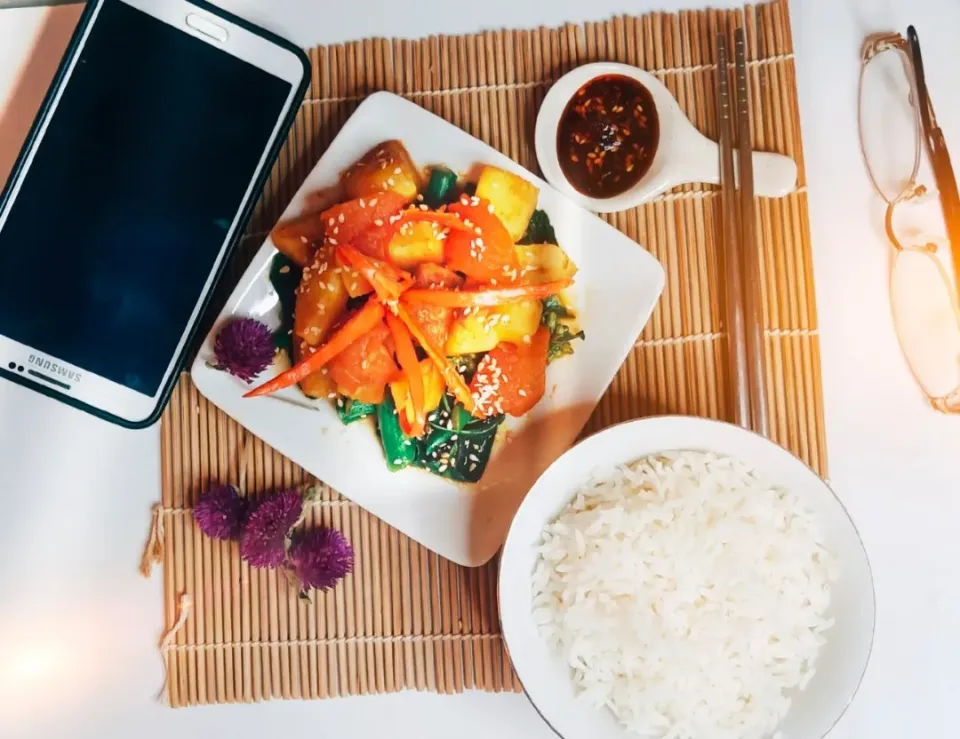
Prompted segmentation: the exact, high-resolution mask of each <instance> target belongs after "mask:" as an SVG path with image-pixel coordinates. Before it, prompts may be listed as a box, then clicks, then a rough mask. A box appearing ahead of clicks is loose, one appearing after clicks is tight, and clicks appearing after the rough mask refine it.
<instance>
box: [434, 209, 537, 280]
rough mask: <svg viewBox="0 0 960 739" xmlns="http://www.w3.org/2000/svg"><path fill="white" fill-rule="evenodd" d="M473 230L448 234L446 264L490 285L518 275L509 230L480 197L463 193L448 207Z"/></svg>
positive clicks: (518, 271) (515, 256)
mask: <svg viewBox="0 0 960 739" xmlns="http://www.w3.org/2000/svg"><path fill="white" fill-rule="evenodd" d="M448 210H449V212H451V213H455V214H457V215H458V216H460V218H461V219H462V220H463V222H464V223H465V224H467V225H468V226H470V227H471V228H472V232H470V231H468V232H463V231H452V232H451V233H450V235H449V236H448V237H447V248H446V257H447V267H449V268H450V269H453V270H456V271H457V272H463V274H465V275H467V276H468V277H473V278H474V279H477V280H481V281H483V282H489V283H490V284H492V285H496V284H510V283H512V282H515V281H516V279H517V276H518V275H519V274H520V261H519V259H518V258H517V253H516V250H515V249H514V248H513V239H512V238H510V233H509V232H508V231H507V229H506V227H505V226H504V225H503V223H502V222H501V221H500V219H499V218H497V216H496V215H495V214H494V213H492V212H491V209H490V203H488V202H487V201H486V200H483V199H482V198H478V197H472V198H471V197H467V196H466V195H464V196H462V197H461V198H460V200H459V202H456V203H453V204H452V205H451V206H450V207H449V209H448Z"/></svg>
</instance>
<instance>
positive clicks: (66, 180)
mask: <svg viewBox="0 0 960 739" xmlns="http://www.w3.org/2000/svg"><path fill="white" fill-rule="evenodd" d="M309 78H310V67H309V62H308V61H307V58H306V56H305V55H304V53H303V51H302V50H300V49H299V48H297V47H296V46H294V45H293V44H291V43H289V42H287V41H284V40H283V39H281V38H279V37H277V36H274V35H273V34H270V33H268V32H266V31H263V30H262V29H259V28H256V27H254V26H252V25H250V24H248V23H246V22H245V21H243V20H241V19H239V18H236V17H234V16H232V15H230V14H228V13H225V12H224V11H222V10H220V9H218V8H215V7H214V6H212V5H209V4H208V3H205V2H203V1H202V0H89V2H88V3H87V7H86V10H85V12H84V13H83V16H82V17H81V19H80V23H79V25H78V27H77V30H76V32H75V33H74V36H73V39H72V41H71V44H70V48H69V50H68V51H67V54H66V56H65V57H64V60H63V61H62V63H61V65H60V68H59V70H58V72H57V76H56V78H55V80H54V82H53V85H52V86H51V88H50V90H49V92H48V93H47V96H46V98H45V100H44V103H43V107H42V109H41V112H40V114H39V115H38V116H37V119H36V121H35V122H34V125H33V128H32V129H31V131H30V135H29V136H28V138H27V141H26V143H25V144H24V147H23V149H22V151H21V152H20V156H19V158H18V160H17V163H16V165H15V166H14V169H13V172H12V174H11V176H10V178H9V180H8V182H7V184H6V187H5V189H4V190H3V194H2V196H0V376H2V377H5V378H7V379H10V380H13V381H14V382H18V383H20V384H22V385H26V386H28V387H30V388H33V389H35V390H37V391H39V392H42V393H44V394H45V395H49V396H52V397H55V398H57V399H60V400H62V401H64V402H66V403H69V404H71V405H74V406H76V407H78V408H81V409H83V410H85V411H88V412H91V413H95V414H97V415H99V416H100V417H102V418H104V419H107V420H109V421H112V422H114V423H118V424H121V425H124V426H129V427H134V428H139V427H143V426H147V425H149V424H151V423H153V422H154V421H155V420H156V419H157V418H158V417H159V415H160V412H161V411H162V409H163V406H164V404H165V402H166V400H167V398H168V397H169V394H170V391H171V389H172V387H173V384H174V382H175V380H176V374H177V369H178V368H179V366H180V364H181V363H182V360H183V358H184V355H185V352H186V351H187V348H188V344H189V341H190V337H191V336H192V334H193V332H194V330H195V328H196V325H197V321H198V320H199V318H200V315H201V312H202V310H203V308H204V306H205V305H206V303H207V301H208V300H209V297H210V294H211V291H212V289H213V287H214V285H215V283H216V280H217V278H218V276H219V275H220V273H221V271H222V269H223V266H224V264H225V262H226V259H227V257H228V256H229V252H230V250H231V248H232V247H233V245H234V244H235V243H236V241H237V239H238V238H239V236H240V234H241V232H242V230H243V227H244V225H245V223H246V221H247V219H248V218H249V215H250V212H251V210H252V207H253V205H254V202H255V199H256V198H257V196H258V194H259V191H260V189H261V187H262V185H263V181H264V179H265V178H266V176H267V175H268V173H269V168H270V166H271V164H272V162H273V160H274V159H275V157H276V155H277V152H278V151H279V148H280V146H281V144H282V142H283V139H284V137H285V136H286V133H287V131H288V130H289V127H290V125H291V124H292V122H293V119H294V116H295V115H296V113H297V110H298V109H299V105H300V102H301V101H302V99H303V95H304V92H305V91H306V87H307V85H308V83H309Z"/></svg>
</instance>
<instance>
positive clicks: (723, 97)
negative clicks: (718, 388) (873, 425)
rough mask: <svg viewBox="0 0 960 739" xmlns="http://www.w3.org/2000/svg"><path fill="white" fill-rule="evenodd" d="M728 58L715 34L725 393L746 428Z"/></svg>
mask: <svg viewBox="0 0 960 739" xmlns="http://www.w3.org/2000/svg"><path fill="white" fill-rule="evenodd" d="M728 69H729V57H728V56H727V39H726V36H725V34H723V33H719V34H717V106H718V111H717V112H718V116H719V124H720V203H721V208H722V215H723V231H722V233H723V246H722V250H721V254H722V262H723V274H724V281H723V283H724V315H725V318H726V321H725V322H726V332H727V364H728V372H729V384H728V392H729V398H730V408H732V409H733V419H734V421H736V423H737V424H738V425H740V426H743V427H744V428H750V423H751V415H750V382H749V376H748V362H747V347H746V342H745V341H744V311H743V303H742V302H741V295H742V290H741V284H740V283H741V274H742V273H741V269H740V248H739V245H738V242H737V203H736V193H735V190H736V174H735V172H734V169H733V123H732V115H733V113H734V111H733V108H732V107H731V104H730V82H729V80H728V78H727V75H728Z"/></svg>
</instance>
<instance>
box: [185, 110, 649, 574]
mask: <svg viewBox="0 0 960 739" xmlns="http://www.w3.org/2000/svg"><path fill="white" fill-rule="evenodd" d="M388 139H400V140H401V141H403V143H404V144H405V146H406V147H407V150H408V151H409V152H410V155H411V156H412V157H413V160H414V162H416V164H417V165H418V166H428V165H432V164H444V165H446V166H448V167H450V168H452V169H454V170H455V171H458V172H469V171H470V170H471V169H473V168H475V167H476V166H477V165H478V164H492V165H495V166H497V167H501V168H503V169H507V170H510V171H512V172H515V173H516V174H518V175H520V176H522V177H524V178H526V179H528V180H530V181H531V182H533V183H535V184H536V185H537V186H538V187H539V188H540V202H539V205H538V207H539V208H541V209H543V210H545V211H546V212H547V214H548V215H549V216H550V220H551V222H552V224H553V227H554V229H555V230H556V233H557V240H558V241H559V242H560V245H561V246H562V247H563V249H564V250H565V251H566V252H567V253H568V254H569V255H570V257H571V258H572V259H573V261H574V262H575V263H576V264H577V265H578V266H579V268H580V271H579V273H578V274H577V276H576V284H575V285H574V287H573V288H572V289H571V295H572V296H573V299H574V307H575V310H576V311H577V313H578V317H579V322H580V325H581V327H582V328H583V330H584V331H585V332H586V340H585V341H582V342H579V341H578V342H577V343H576V352H575V353H574V354H573V355H572V356H568V357H564V358H563V359H562V360H559V361H557V362H554V363H553V364H551V365H550V367H549V369H548V371H547V395H546V397H544V399H543V400H542V401H540V403H539V404H538V405H537V407H536V408H534V409H533V410H532V411H531V412H530V413H529V414H527V416H525V417H524V418H522V419H512V418H511V419H508V421H507V422H506V423H505V424H504V425H505V426H506V427H507V429H508V435H507V436H508V438H507V442H506V443H504V444H499V445H498V446H496V447H495V448H494V452H493V457H492V458H491V460H490V463H489V466H488V467H487V470H486V472H485V474H484V476H483V478H482V479H481V480H480V482H479V483H477V484H475V485H464V484H458V483H453V482H450V481H448V480H445V479H442V478H440V477H437V476H435V475H432V474H430V473H428V472H426V471H424V470H420V469H405V470H402V471H400V472H390V471H389V470H388V469H387V467H386V465H385V463H384V460H383V452H382V450H381V448H380V442H379V439H378V438H377V436H376V434H375V432H374V429H373V428H372V426H371V425H370V422H369V421H364V422H358V423H355V424H352V425H350V426H344V425H343V424H342V423H341V422H340V419H339V417H338V416H337V412H336V409H335V408H334V407H333V405H331V404H330V403H328V402H326V401H322V400H321V401H316V402H315V407H309V406H307V403H306V401H305V399H303V396H302V395H300V396H299V398H300V400H299V401H296V398H297V397H298V396H297V393H296V392H295V391H294V390H290V391H287V392H288V393H290V394H289V395H288V396H287V397H288V398H290V399H294V401H295V402H293V403H284V402H279V401H278V400H276V399H275V398H270V397H266V398H253V399H244V398H242V397H241V396H242V394H243V393H244V392H245V391H246V390H247V389H249V387H248V386H246V385H245V384H244V383H243V382H241V381H240V380H238V379H236V378H234V377H232V376H230V375H228V374H226V373H224V372H220V371H218V370H214V369H211V368H210V367H209V366H207V362H208V360H210V359H211V358H212V354H213V340H214V337H215V336H216V332H217V330H218V329H219V327H220V325H221V324H222V322H223V321H224V320H226V319H229V318H231V317H233V316H254V317H256V318H260V319H261V320H263V321H265V322H266V323H268V324H269V325H271V326H273V327H276V326H278V325H279V312H278V310H279V309H278V302H277V295H276V293H275V291H274V289H273V287H272V285H271V284H270V279H269V272H270V260H271V259H272V258H273V255H274V254H276V249H275V247H274V246H273V243H272V241H271V240H270V239H269V238H267V240H266V242H265V243H264V244H263V246H262V247H261V248H260V251H259V252H257V255H256V257H255V258H254V260H253V262H252V263H251V264H250V266H249V267H248V268H247V271H246V272H245V273H244V275H243V278H242V279H241V281H240V284H239V285H238V286H237V289H236V290H234V292H233V294H232V295H231V296H230V299H229V300H228V301H227V304H226V306H225V308H224V311H223V313H222V314H221V315H220V317H219V319H218V321H217V323H216V325H215V326H214V328H213V330H212V331H211V332H210V335H209V336H207V338H206V341H205V342H204V346H203V348H202V349H201V351H200V354H199V355H198V357H197V360H196V362H194V365H193V369H192V374H193V381H194V383H195V384H196V386H197V388H198V389H199V390H200V392H201V393H203V394H204V395H205V396H206V397H207V398H209V399H210V401H211V402H213V403H214V404H216V405H217V406H219V407H220V408H222V409H223V410H224V411H225V412H226V413H227V414H228V415H229V416H231V417H232V418H234V419H236V421H237V422H238V423H240V424H241V425H243V426H244V427H246V428H247V429H249V430H250V431H251V432H252V433H254V434H256V435H257V436H259V437H260V438H261V439H263V440H264V441H265V442H267V443H268V444H269V445H270V446H272V447H273V448H275V449H277V450H278V451H279V452H281V453H282V454H284V455H286V456H287V457H289V458H290V459H291V460H293V461H294V462H296V463H297V464H298V465H300V466H301V467H303V468H304V469H306V470H307V471H309V472H310V473H311V474H313V475H315V476H316V477H318V478H319V479H321V480H323V481H324V482H326V483H327V484H328V485H330V486H331V487H333V488H334V489H336V490H338V491H339V492H341V493H342V494H343V495H345V496H347V497H348V498H350V499H351V500H353V501H355V502H356V503H357V504H359V505H361V506H363V507H364V508H366V509H367V510H369V511H370V512H371V513H373V514H374V515H376V516H378V517H379V518H381V519H382V520H384V521H386V522H387V523H388V524H390V525H391V526H394V527H396V528H397V529H399V530H400V531H402V532H403V533H405V534H407V535H408V536H410V537H411V538H413V539H415V540H416V541H418V542H420V543H421V544H423V545H424V546H426V547H428V548H429V549H432V550H433V551H435V552H437V553H438V554H440V555H442V556H444V557H446V558H448V559H451V560H453V561H454V562H457V563H459V564H462V565H467V566H471V567H473V566H478V565H481V564H483V563H484V562H486V561H487V560H489V559H490V558H491V557H492V556H493V555H494V554H495V553H496V551H497V549H498V548H499V547H500V545H501V544H502V543H503V541H504V539H505V538H506V535H507V529H508V528H509V526H510V521H511V519H512V518H513V514H514V513H515V512H516V510H517V507H518V506H519V505H520V502H521V501H522V500H523V497H524V495H525V494H526V493H527V491H528V490H529V489H530V487H531V486H532V485H533V483H534V482H535V481H536V479H537V478H538V477H539V476H540V474H541V473H542V472H543V471H544V470H545V469H546V468H547V467H548V466H549V465H550V463H551V462H553V461H554V460H555V459H556V458H557V457H559V456H560V454H562V453H563V452H564V451H565V450H566V449H567V448H568V447H569V446H570V445H571V444H572V443H573V441H574V440H575V439H576V437H577V434H579V433H580V429H582V428H583V426H584V424H585V423H586V422H587V419H588V418H589V417H590V413H591V412H592V411H593V409H594V407H595V406H596V404H597V402H598V401H599V399H600V396H601V395H602V394H603V392H604V391H605V390H606V388H607V385H609V384H610V381H611V380H612V379H613V377H614V375H615V374H616V372H617V370H618V369H619V367H620V365H621V364H622V363H623V360H624V359H625V358H626V356H627V354H628V352H629V351H630V349H631V347H632V346H633V345H634V343H635V342H636V340H637V337H638V336H639V335H640V332H641V331H642V330H643V327H644V325H645V324H646V322H647V320H648V319H649V318H650V314H651V312H652V311H653V307H654V305H655V304H656V302H657V299H658V298H659V296H660V293H661V292H662V290H663V281H664V274H663V268H662V267H661V266H660V264H659V263H658V262H657V260H656V259H654V258H653V257H652V256H651V255H650V254H649V253H648V252H647V251H645V250H644V249H643V248H641V247H640V246H638V245H637V244H636V243H634V242H633V241H631V240H630V239H628V238H627V237H626V236H624V235H623V234H621V233H620V232H619V231H617V230H616V229H615V228H613V227H612V226H610V225H608V224H607V223H605V222H604V221H602V220H601V219H599V218H597V217H596V216H595V215H593V214H592V213H588V212H587V211H585V210H583V209H582V208H580V207H579V206H577V205H574V204H573V203H572V202H570V201H569V200H567V199H566V198H565V197H564V196H562V195H560V194H559V193H558V192H557V191H556V190H553V189H552V188H551V187H550V186H549V185H548V184H547V183H546V182H543V181H542V180H540V179H539V178H538V177H536V176H534V175H533V174H531V173H530V172H528V171H526V170H525V169H523V168H522V167H520V166H519V165H517V164H516V163H515V162H513V161H512V160H510V159H509V158H508V157H506V156H504V155H503V154H500V153H499V152H497V151H495V150H494V149H492V148H490V147H489V146H487V145H486V144H484V143H482V142H481V141H478V140H477V139H475V138H473V137H472V136H470V135H469V134H467V133H465V132H463V131H461V130H460V129H458V128H456V127H455V126H453V125H451V124H450V123H447V122H446V121H444V120H443V119H441V118H438V117H437V116H435V115H433V114H432V113H430V112H428V111H426V110H424V109H423V108H421V107H419V106H417V105H415V104H413V103H411V102H409V101H407V100H404V99H403V98H400V97H397V96H396V95H392V94H390V93H386V92H381V93H376V94H374V95H371V96H370V97H368V98H367V99H366V100H365V101H364V102H363V103H362V104H361V105H360V106H359V107H358V108H357V110H356V112H355V113H354V114H353V116H352V117H351V118H350V120H349V121H347V123H346V125H345V126H344V127H343V129H342V130H341V131H340V133H339V135H338V136H337V138H336V139H335V140H334V141H333V143H332V144H331V145H330V148H329V149H327V151H326V153H325V154H324V155H323V156H322V157H321V159H320V161H319V162H318V163H317V166H316V167H314V168H313V171H312V172H311V173H310V175H309V176H308V177H307V179H306V181H305V182H304V183H303V186H302V187H301V188H300V190H299V191H298V192H297V194H296V196H295V197H294V198H293V200H292V201H291V203H290V205H289V206H288V207H287V209H286V211H285V212H284V214H283V218H282V220H289V219H292V218H295V217H297V216H298V215H301V214H302V213H304V212H306V211H307V210H308V209H312V210H315V209H317V207H318V205H324V204H325V203H322V202H321V203H318V202H317V201H316V193H317V192H318V191H325V194H326V195H327V196H328V197H330V201H331V202H332V200H333V197H335V196H336V194H337V193H336V187H337V184H338V181H339V177H340V173H341V172H342V171H343V170H344V169H346V168H347V167H348V166H350V165H351V164H353V163H354V162H355V161H356V160H358V159H359V158H360V157H361V156H363V154H365V153H366V152H367V151H368V150H369V149H370V148H372V147H373V146H375V145H376V144H378V143H380V142H381V141H385V140H388ZM297 402H299V403H300V405H297V404H296V403H297Z"/></svg>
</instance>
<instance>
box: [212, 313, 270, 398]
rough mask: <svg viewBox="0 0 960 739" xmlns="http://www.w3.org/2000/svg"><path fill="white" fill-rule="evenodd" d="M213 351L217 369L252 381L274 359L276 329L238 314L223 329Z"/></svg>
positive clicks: (246, 380)
mask: <svg viewBox="0 0 960 739" xmlns="http://www.w3.org/2000/svg"><path fill="white" fill-rule="evenodd" d="M213 353H214V354H215V355H216V357H217V365H216V366H217V369H222V370H226V371H227V372H229V373H230V374H231V375H234V376H236V377H239V378H240V379H241V380H243V381H244V382H250V381H251V380H253V379H254V378H255V377H256V376H257V375H259V374H260V373H261V372H263V371H264V370H265V369H266V368H267V367H269V366H270V364H271V363H272V362H273V355H274V354H275V353H276V346H275V345H274V342H273V332H272V331H270V329H269V328H267V325H266V324H265V323H262V322H260V321H258V320H256V319H255V318H237V319H235V320H233V321H230V322H229V323H228V324H226V325H225V326H224V327H223V328H222V329H220V332H219V333H218V334H217V339H216V341H215V342H214V345H213Z"/></svg>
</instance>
